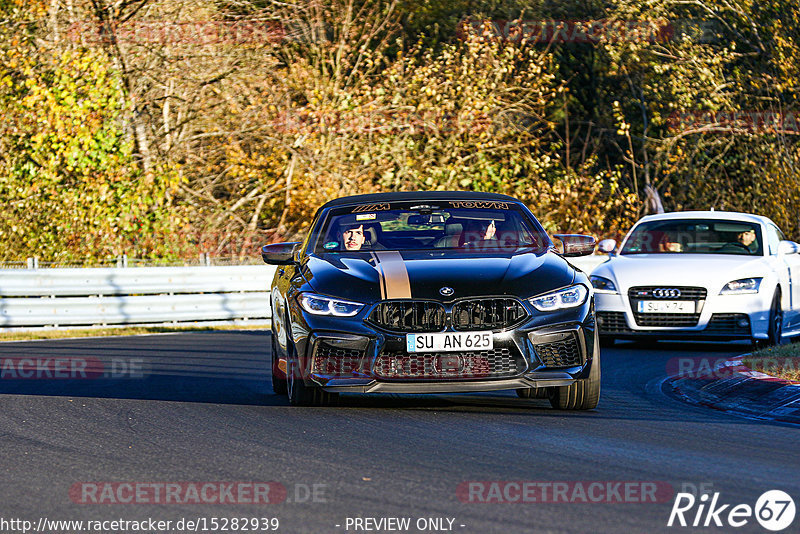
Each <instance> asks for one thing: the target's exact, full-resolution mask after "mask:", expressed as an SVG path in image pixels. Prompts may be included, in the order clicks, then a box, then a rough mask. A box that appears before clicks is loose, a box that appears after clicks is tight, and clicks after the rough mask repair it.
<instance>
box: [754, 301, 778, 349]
mask: <svg viewBox="0 0 800 534" xmlns="http://www.w3.org/2000/svg"><path fill="white" fill-rule="evenodd" d="M782 338H783V309H781V294H780V293H775V297H774V298H773V299H772V306H771V307H770V309H769V325H768V326H767V339H766V340H763V339H759V340H756V342H755V346H756V347H757V348H764V347H771V346H774V345H780V344H781V340H782Z"/></svg>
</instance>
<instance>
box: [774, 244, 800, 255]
mask: <svg viewBox="0 0 800 534" xmlns="http://www.w3.org/2000/svg"><path fill="white" fill-rule="evenodd" d="M798 252H800V244H797V243H795V242H794V241H781V242H780V243H778V255H779V256H783V255H784V254H797V253H798Z"/></svg>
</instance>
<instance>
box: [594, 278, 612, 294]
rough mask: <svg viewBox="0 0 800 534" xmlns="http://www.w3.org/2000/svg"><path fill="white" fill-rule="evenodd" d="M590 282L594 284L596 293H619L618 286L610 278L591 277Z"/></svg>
mask: <svg viewBox="0 0 800 534" xmlns="http://www.w3.org/2000/svg"><path fill="white" fill-rule="evenodd" d="M589 281H590V282H591V283H592V287H593V288H594V291H595V293H614V294H616V293H617V286H615V285H614V282H612V281H611V280H609V279H608V278H603V277H602V276H590V277H589Z"/></svg>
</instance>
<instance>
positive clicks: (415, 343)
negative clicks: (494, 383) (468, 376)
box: [406, 332, 494, 352]
mask: <svg viewBox="0 0 800 534" xmlns="http://www.w3.org/2000/svg"><path fill="white" fill-rule="evenodd" d="M493 348H494V340H493V339H492V333H491V332H444V333H436V334H406V350H407V351H408V352H455V351H469V350H492V349H493Z"/></svg>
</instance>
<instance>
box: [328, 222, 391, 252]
mask: <svg viewBox="0 0 800 534" xmlns="http://www.w3.org/2000/svg"><path fill="white" fill-rule="evenodd" d="M379 235H380V231H379V228H378V225H376V224H364V223H351V224H344V225H342V226H341V227H340V228H339V243H341V245H342V249H343V250H346V251H356V250H384V249H385V247H384V246H383V245H381V244H380V242H378V240H377V237H378V236H379ZM373 240H374V241H373Z"/></svg>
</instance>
